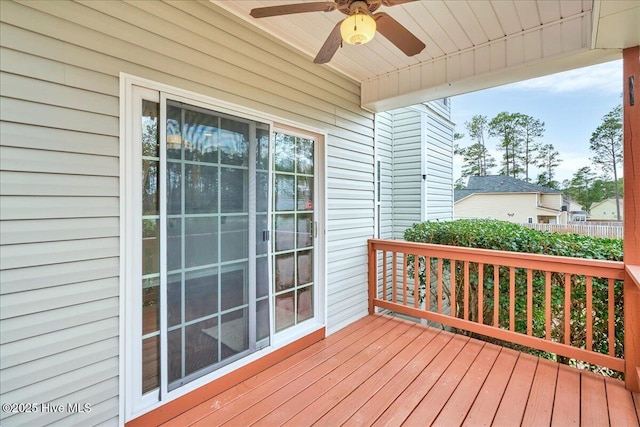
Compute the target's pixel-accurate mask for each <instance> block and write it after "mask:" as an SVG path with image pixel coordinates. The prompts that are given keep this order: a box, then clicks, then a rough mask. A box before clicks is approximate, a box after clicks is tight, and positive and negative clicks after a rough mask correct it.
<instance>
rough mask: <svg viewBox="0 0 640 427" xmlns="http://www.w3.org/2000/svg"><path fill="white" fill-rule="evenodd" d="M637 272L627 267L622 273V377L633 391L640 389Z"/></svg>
mask: <svg viewBox="0 0 640 427" xmlns="http://www.w3.org/2000/svg"><path fill="white" fill-rule="evenodd" d="M636 268H637V269H638V270H640V268H638V267H636ZM637 273H638V272H636V274H634V275H632V274H630V271H629V269H628V268H627V269H626V271H625V274H624V366H625V373H624V378H625V386H626V387H627V389H628V390H631V391H635V392H639V391H640V283H639V281H640V276H639V275H638V274H637ZM634 276H635V277H634ZM634 279H635V280H634Z"/></svg>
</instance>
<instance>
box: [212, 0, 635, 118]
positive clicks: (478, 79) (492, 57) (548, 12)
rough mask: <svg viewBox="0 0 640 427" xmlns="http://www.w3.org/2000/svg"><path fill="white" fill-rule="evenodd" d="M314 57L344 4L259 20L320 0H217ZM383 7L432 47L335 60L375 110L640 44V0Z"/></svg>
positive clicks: (356, 51) (359, 50)
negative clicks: (281, 8)
mask: <svg viewBox="0 0 640 427" xmlns="http://www.w3.org/2000/svg"><path fill="white" fill-rule="evenodd" d="M212 1H213V3H215V4H217V5H219V6H221V7H222V8H224V9H226V10H228V11H229V12H231V13H233V14H234V15H236V16H238V17H240V18H242V19H244V20H246V21H247V22H249V23H250V24H251V25H254V26H256V27H259V28H261V29H263V30H264V31H266V32H268V33H270V34H272V35H273V36H275V37H277V38H279V39H281V40H282V41H284V42H285V43H287V44H289V45H290V46H292V47H293V48H295V49H297V50H300V51H302V52H303V53H305V54H307V55H308V56H309V58H310V60H313V58H314V57H315V55H316V53H317V52H318V50H319V49H320V47H321V46H322V44H323V43H324V41H325V39H326V37H327V36H328V35H329V33H330V32H331V30H332V29H333V27H334V26H335V25H336V23H338V22H339V21H340V20H342V19H343V18H344V15H343V14H342V13H340V12H339V11H333V12H329V13H324V12H314V13H304V14H295V15H287V16H278V17H270V18H262V19H253V18H251V16H250V15H249V12H250V11H251V9H253V8H256V7H264V6H273V5H276V4H285V3H301V2H304V1H313V0H295V1H288V0H268V1H252V0H240V1H226V0H225V1H214V0H212ZM379 10H380V11H384V12H386V13H388V14H389V15H391V16H392V17H393V18H395V19H396V20H397V21H399V22H400V23H401V24H402V25H404V26H405V27H406V28H408V29H409V30H410V31H411V32H413V33H414V34H415V35H416V36H417V37H418V38H419V39H421V40H422V41H423V42H424V43H425V44H426V48H425V49H424V50H423V51H422V52H421V53H419V54H418V55H415V56H413V57H407V56H405V55H404V54H403V53H402V52H400V51H399V50H398V49H397V48H396V47H395V46H394V45H393V44H391V43H390V42H389V41H388V40H386V39H385V38H384V37H382V36H381V35H380V34H377V35H376V37H375V38H374V40H372V41H371V42H370V43H368V44H366V45H362V46H352V45H347V44H345V45H344V47H342V48H340V49H338V52H337V53H336V55H335V56H334V58H333V59H332V61H331V62H330V63H329V64H328V65H319V66H324V67H331V68H333V69H335V70H337V71H338V72H340V73H343V74H345V75H347V76H350V77H351V78H353V79H355V80H357V81H358V82H360V83H361V84H362V105H363V107H365V108H368V109H370V110H372V111H384V110H388V109H391V108H397V107H402V106H406V105H412V104H417V103H421V102H425V101H428V100H432V99H438V98H441V97H445V96H453V95H457V94H460V93H465V92H470V91H474V90H480V89H484V88H488V87H493V86H497V85H501V84H506V83H510V82H513V81H518V80H523V79H527V78H533V77H538V76H542V75H546V74H551V73H555V72H559V71H564V70H567V69H571V68H577V67H581V66H586V65H593V64H596V63H599V62H604V61H609V60H613V59H616V58H619V57H620V49H622V48H625V47H630V46H635V45H639V44H640V25H639V24H638V23H639V22H640V0H620V1H618V0H604V1H599V0H596V1H593V2H592V1H591V0H429V1H414V2H410V3H406V4H402V5H397V6H393V7H384V6H382V7H381V8H380V9H379Z"/></svg>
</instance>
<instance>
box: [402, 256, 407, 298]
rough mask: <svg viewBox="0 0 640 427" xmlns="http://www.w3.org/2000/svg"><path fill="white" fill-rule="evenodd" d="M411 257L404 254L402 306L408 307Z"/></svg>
mask: <svg viewBox="0 0 640 427" xmlns="http://www.w3.org/2000/svg"><path fill="white" fill-rule="evenodd" d="M408 257H409V255H408V254H407V253H406V252H405V253H403V254H402V304H403V305H407V287H408V286H409V279H408V276H407V258H408Z"/></svg>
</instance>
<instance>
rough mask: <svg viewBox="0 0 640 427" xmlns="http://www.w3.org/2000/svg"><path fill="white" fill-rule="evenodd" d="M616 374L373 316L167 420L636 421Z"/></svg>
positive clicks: (634, 402) (631, 398)
mask: <svg viewBox="0 0 640 427" xmlns="http://www.w3.org/2000/svg"><path fill="white" fill-rule="evenodd" d="M639 410H640V395H639V394H632V393H630V392H629V391H627V390H626V389H625V388H624V384H623V383H622V382H620V381H618V380H614V379H609V378H607V379H605V378H604V377H602V376H599V375H596V374H593V373H591V372H582V371H578V370H577V369H575V368H571V367H568V366H565V365H558V364H556V363H554V362H551V361H548V360H543V359H537V358H536V357H534V356H531V355H528V354H523V353H519V352H516V351H514V350H511V349H507V348H502V347H498V346H496V345H493V344H489V343H485V342H482V341H478V340H475V339H470V338H469V337H466V336H463V335H457V334H453V333H450V332H447V331H442V330H440V329H436V328H430V327H426V326H423V325H420V324H416V323H412V322H408V321H405V320H400V319H397V318H393V317H390V316H384V315H374V316H367V317H366V318H364V319H362V320H360V321H358V322H356V323H354V324H352V325H350V326H348V327H346V328H344V329H342V330H340V331H338V332H337V333H335V334H333V335H331V336H329V337H327V338H326V339H324V340H322V341H320V342H318V343H316V344H313V345H311V346H310V347H308V348H306V349H304V350H303V351H300V352H298V353H295V354H292V355H291V357H289V358H287V359H285V360H283V361H282V362H280V363H277V364H276V365H274V366H272V367H270V368H267V369H265V370H264V371H262V372H260V373H259V374H257V375H255V376H253V377H252V378H249V379H247V380H246V381H244V382H242V383H240V384H237V385H236V386H235V387H232V388H230V389H228V390H225V391H222V392H221V393H220V394H218V395H216V396H212V397H211V399H209V400H208V401H206V402H203V403H202V404H200V405H197V406H196V407H194V408H193V409H191V410H190V411H188V412H185V413H183V414H180V415H177V416H176V417H175V418H173V419H172V420H171V421H169V422H167V423H166V424H164V425H165V426H219V425H229V426H243V427H244V426H250V425H256V426H279V425H290V426H301V425H316V426H338V425H343V426H371V425H378V426H383V425H384V426H399V425H405V426H414V425H416V426H425V425H439V426H457V425H468V426H483V425H484V426H489V425H495V426H501V425H508V426H513V425H527V424H528V425H535V426H537V425H552V426H576V425H585V426H591V425H609V423H611V425H612V426H618V425H620V426H637V425H639V424H638V423H639V417H638V412H639Z"/></svg>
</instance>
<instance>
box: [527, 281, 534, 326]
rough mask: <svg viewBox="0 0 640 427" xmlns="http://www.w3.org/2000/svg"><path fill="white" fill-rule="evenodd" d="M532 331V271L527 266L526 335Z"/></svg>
mask: <svg viewBox="0 0 640 427" xmlns="http://www.w3.org/2000/svg"><path fill="white" fill-rule="evenodd" d="M532 332H533V271H532V270H531V269H530V268H527V335H531V334H532Z"/></svg>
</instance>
